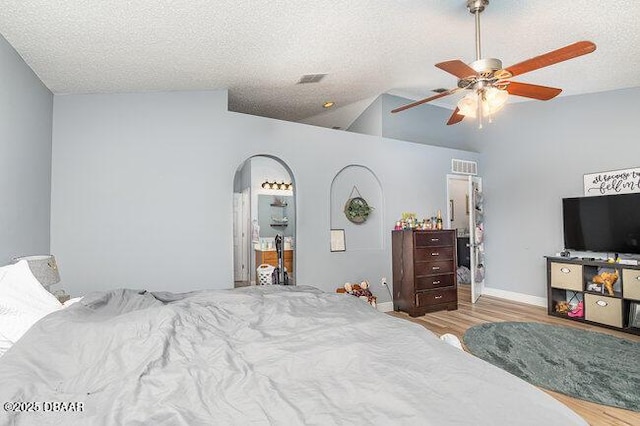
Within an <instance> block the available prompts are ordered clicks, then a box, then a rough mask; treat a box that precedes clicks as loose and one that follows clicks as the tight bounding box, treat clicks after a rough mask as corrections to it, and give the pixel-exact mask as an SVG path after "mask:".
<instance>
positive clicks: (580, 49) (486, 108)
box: [391, 0, 596, 128]
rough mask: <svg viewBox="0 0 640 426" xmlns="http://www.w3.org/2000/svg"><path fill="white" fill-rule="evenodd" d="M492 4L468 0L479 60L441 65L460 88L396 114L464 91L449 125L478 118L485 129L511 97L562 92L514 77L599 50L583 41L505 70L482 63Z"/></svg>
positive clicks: (497, 62)
mask: <svg viewBox="0 0 640 426" xmlns="http://www.w3.org/2000/svg"><path fill="white" fill-rule="evenodd" d="M488 4H489V0H467V9H469V12H471V13H472V14H474V15H475V18H476V60H475V61H474V62H472V63H470V64H469V65H467V64H465V63H464V62H462V61H460V60H458V59H454V60H451V61H446V62H440V63H438V64H436V67H438V68H440V69H441V70H444V71H446V72H448V73H450V74H453V75H455V76H456V77H458V87H455V88H453V89H449V90H445V91H443V92H440V93H438V94H437V95H434V96H431V97H428V98H425V99H421V100H419V101H416V102H412V103H410V104H407V105H404V106H401V107H398V108H396V109H394V110H392V111H391V112H392V113H396V112H400V111H404V110H406V109H409V108H413V107H415V106H418V105H422V104H424V103H427V102H431V101H433V100H436V99H440V98H443V97H445V96H449V95H452V94H454V93H457V92H461V91H468V93H467V94H466V95H465V96H464V97H463V98H462V99H461V100H460V101H459V102H458V104H457V107H456V109H455V110H454V111H453V114H451V117H450V118H449V121H447V125H452V124H456V123H459V122H461V121H462V120H463V119H464V118H465V117H472V118H475V117H477V118H478V127H479V128H482V120H483V117H488V118H489V120H491V117H492V115H493V114H494V113H496V112H497V111H499V110H500V109H501V108H502V107H503V106H504V104H505V103H506V102H507V98H508V97H509V95H515V96H522V97H525V98H531V99H538V100H542V101H547V100H549V99H552V98H554V97H556V96H558V95H559V94H560V92H562V89H557V88H555V87H547V86H538V85H535V84H528V83H518V82H516V81H511V80H509V79H511V78H512V77H515V76H517V75H521V74H524V73H527V72H529V71H533V70H537V69H540V68H544V67H548V66H550V65H553V64H557V63H558V62H562V61H566V60H569V59H573V58H577V57H578V56H582V55H586V54H588V53H591V52H593V51H594V50H596V45H595V44H594V43H592V42H590V41H579V42H576V43H573V44H570V45H568V46H565V47H561V48H560V49H557V50H553V51H551V52H548V53H545V54H543V55H540V56H536V57H534V58H531V59H527V60H525V61H523V62H520V63H517V64H515V65H512V66H510V67H506V68H502V61H501V60H499V59H495V58H486V59H482V55H481V52H480V13H481V12H482V11H483V10H484V9H485V8H486V7H487V5H488Z"/></svg>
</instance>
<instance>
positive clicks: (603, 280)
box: [592, 269, 618, 296]
mask: <svg viewBox="0 0 640 426" xmlns="http://www.w3.org/2000/svg"><path fill="white" fill-rule="evenodd" d="M592 281H593V282H594V283H596V284H604V288H606V289H607V293H608V294H609V296H613V285H614V284H615V283H616V281H618V270H617V269H616V271H615V272H613V273H611V272H602V273H600V274H598V275H596V276H595V277H593V280H592Z"/></svg>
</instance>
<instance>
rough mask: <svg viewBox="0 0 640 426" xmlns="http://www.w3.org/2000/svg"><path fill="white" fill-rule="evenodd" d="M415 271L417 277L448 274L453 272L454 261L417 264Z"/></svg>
mask: <svg viewBox="0 0 640 426" xmlns="http://www.w3.org/2000/svg"><path fill="white" fill-rule="evenodd" d="M414 270H415V274H416V277H418V276H421V275H436V274H448V273H450V272H453V261H451V260H445V261H441V262H416V264H415V266H414Z"/></svg>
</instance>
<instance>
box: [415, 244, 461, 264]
mask: <svg viewBox="0 0 640 426" xmlns="http://www.w3.org/2000/svg"><path fill="white" fill-rule="evenodd" d="M414 259H415V261H416V262H420V261H427V262H433V261H434V260H450V259H453V247H427V248H419V249H416V250H415V252H414Z"/></svg>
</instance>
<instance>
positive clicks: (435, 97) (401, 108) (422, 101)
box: [391, 87, 460, 113]
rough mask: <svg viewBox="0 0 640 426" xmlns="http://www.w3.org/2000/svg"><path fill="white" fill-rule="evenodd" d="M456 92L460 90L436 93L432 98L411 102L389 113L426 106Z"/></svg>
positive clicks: (457, 88)
mask: <svg viewBox="0 0 640 426" xmlns="http://www.w3.org/2000/svg"><path fill="white" fill-rule="evenodd" d="M458 90H460V88H459V87H456V88H455V89H450V90H447V91H444V92H442V93H438V94H437V95H434V96H431V97H428V98H424V99H420V100H419V101H415V102H412V103H410V104H407V105H403V106H401V107H398V108H396V109H393V110H391V112H392V113H396V112H400V111H404V110H406V109H409V108H413V107H415V106H418V105H422V104H426V103H427V102H431V101H434V100H436V99H440V98H444V97H445V96H449V95H451V94H453V93H455V92H457V91H458Z"/></svg>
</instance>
